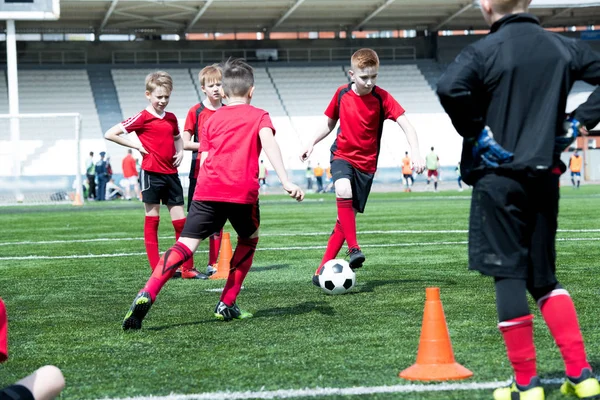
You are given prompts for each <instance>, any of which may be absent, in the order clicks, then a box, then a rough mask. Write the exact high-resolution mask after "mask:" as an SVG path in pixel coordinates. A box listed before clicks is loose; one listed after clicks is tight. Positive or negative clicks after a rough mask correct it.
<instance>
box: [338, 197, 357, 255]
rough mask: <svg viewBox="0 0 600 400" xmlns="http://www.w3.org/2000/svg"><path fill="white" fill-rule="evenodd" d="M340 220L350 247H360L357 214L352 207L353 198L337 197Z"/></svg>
mask: <svg viewBox="0 0 600 400" xmlns="http://www.w3.org/2000/svg"><path fill="white" fill-rule="evenodd" d="M337 210H338V221H339V222H340V225H341V226H342V231H343V232H344V238H345V239H346V243H347V244H348V249H354V248H358V241H357V239H356V216H355V215H354V209H353V208H352V199H337Z"/></svg>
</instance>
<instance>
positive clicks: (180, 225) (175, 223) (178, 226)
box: [171, 218, 194, 271]
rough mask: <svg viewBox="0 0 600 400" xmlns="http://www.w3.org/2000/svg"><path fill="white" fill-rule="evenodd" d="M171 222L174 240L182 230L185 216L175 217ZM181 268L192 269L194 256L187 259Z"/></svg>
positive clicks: (184, 269) (177, 238)
mask: <svg viewBox="0 0 600 400" xmlns="http://www.w3.org/2000/svg"><path fill="white" fill-rule="evenodd" d="M171 222H172V223H173V228H174V229H175V240H179V237H180V236H181V231H183V227H184V226H185V218H181V219H176V220H173V221H171ZM181 269H182V270H183V271H190V270H192V269H194V257H191V258H190V259H189V260H187V261H186V262H185V263H184V264H183V266H182V267H181Z"/></svg>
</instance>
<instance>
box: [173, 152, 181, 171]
mask: <svg viewBox="0 0 600 400" xmlns="http://www.w3.org/2000/svg"><path fill="white" fill-rule="evenodd" d="M182 160H183V151H178V152H176V153H175V155H174V156H173V165H174V166H176V167H179V164H181V161H182Z"/></svg>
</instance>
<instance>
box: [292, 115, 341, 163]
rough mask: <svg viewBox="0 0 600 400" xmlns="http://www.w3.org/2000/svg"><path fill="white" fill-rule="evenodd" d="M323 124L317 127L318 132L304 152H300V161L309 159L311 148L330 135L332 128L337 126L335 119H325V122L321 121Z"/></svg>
mask: <svg viewBox="0 0 600 400" xmlns="http://www.w3.org/2000/svg"><path fill="white" fill-rule="evenodd" d="M322 121H323V122H324V123H323V124H322V125H321V126H320V127H319V130H318V131H317V133H316V135H315V137H314V139H313V140H312V142H311V143H309V144H308V145H307V146H306V147H305V148H304V151H303V152H302V154H300V160H301V161H306V160H308V157H310V154H311V153H312V151H313V147H314V146H315V145H316V144H317V143H319V142H320V141H321V140H323V139H325V138H326V137H327V135H329V134H330V133H331V131H332V130H333V128H335V125H336V124H337V119H331V118H329V117H327V120H326V121H325V120H322Z"/></svg>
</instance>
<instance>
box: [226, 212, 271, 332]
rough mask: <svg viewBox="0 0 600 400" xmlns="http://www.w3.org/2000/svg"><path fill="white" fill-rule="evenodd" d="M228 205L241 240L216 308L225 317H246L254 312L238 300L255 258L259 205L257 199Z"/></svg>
mask: <svg viewBox="0 0 600 400" xmlns="http://www.w3.org/2000/svg"><path fill="white" fill-rule="evenodd" d="M225 206H226V207H227V209H228V218H229V221H230V222H231V225H232V226H233V229H235V231H236V233H237V234H238V242H237V245H236V247H235V251H234V253H233V256H232V257H231V265H230V270H229V276H228V277H227V282H226V283H225V287H224V288H223V292H222V294H221V300H220V302H219V304H217V308H216V309H215V316H216V317H217V318H220V319H225V320H228V319H231V318H247V317H251V316H252V315H251V314H248V313H244V312H242V311H241V310H239V308H237V306H236V304H235V303H236V299H237V296H238V294H239V293H240V290H241V289H242V284H243V282H244V279H245V278H246V275H247V274H248V271H249V270H250V267H252V261H253V260H254V253H255V251H256V245H257V243H258V228H259V227H260V209H259V206H258V202H257V203H256V204H227V205H225ZM221 303H223V304H221ZM232 308H233V309H232ZM221 317H222V318H221Z"/></svg>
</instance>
